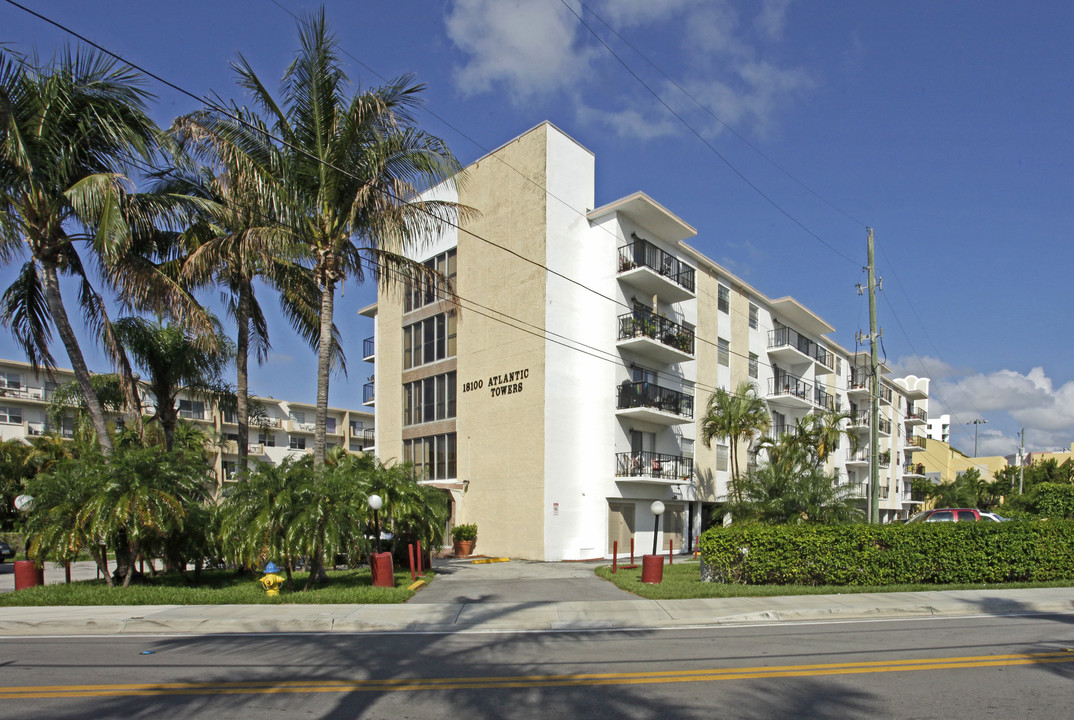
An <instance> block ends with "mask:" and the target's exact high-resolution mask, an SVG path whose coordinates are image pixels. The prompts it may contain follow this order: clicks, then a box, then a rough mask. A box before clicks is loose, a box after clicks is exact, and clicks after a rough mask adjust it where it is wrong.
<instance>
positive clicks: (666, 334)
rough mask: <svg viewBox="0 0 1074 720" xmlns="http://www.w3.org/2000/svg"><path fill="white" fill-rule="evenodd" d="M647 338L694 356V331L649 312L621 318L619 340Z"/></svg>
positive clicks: (639, 311) (645, 311)
mask: <svg viewBox="0 0 1074 720" xmlns="http://www.w3.org/2000/svg"><path fill="white" fill-rule="evenodd" d="M637 337H647V338H652V339H653V340H656V341H657V342H661V343H663V344H665V345H667V346H669V347H673V348H675V349H676V350H681V351H682V352H684V353H687V354H689V355H693V354H694V331H693V330H691V329H689V328H686V327H683V326H682V325H679V324H678V323H676V322H672V321H671V320H668V319H667V318H666V317H663V316H661V315H656V314H655V313H651V312H649V311H648V310H635V311H634V312H632V313H627V314H626V315H620V316H619V339H620V340H629V339H630V338H637Z"/></svg>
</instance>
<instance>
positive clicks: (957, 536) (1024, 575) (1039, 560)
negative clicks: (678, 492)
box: [698, 521, 1074, 585]
mask: <svg viewBox="0 0 1074 720" xmlns="http://www.w3.org/2000/svg"><path fill="white" fill-rule="evenodd" d="M698 547H699V549H700V550H701V558H702V560H703V561H704V562H705V565H706V566H707V570H708V572H710V573H711V576H712V579H714V580H715V581H717V582H728V583H740V584H746V585H771V584H778V585H893V584H931V583H1000V582H1019V581H1027V582H1029V581H1047V580H1057V579H1070V578H1074V522H1070V521H1051V522H1009V523H920V524H913V525H836V526H825V525H795V526H768V525H732V526H731V527H727V528H722V527H713V528H710V529H709V530H706V531H705V532H704V533H703V534H702V535H701V538H700V540H699V543H698Z"/></svg>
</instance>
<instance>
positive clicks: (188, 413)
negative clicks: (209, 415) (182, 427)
mask: <svg viewBox="0 0 1074 720" xmlns="http://www.w3.org/2000/svg"><path fill="white" fill-rule="evenodd" d="M179 417H184V418H186V419H187V420H204V419H205V403H203V402H202V401H201V400H180V401H179Z"/></svg>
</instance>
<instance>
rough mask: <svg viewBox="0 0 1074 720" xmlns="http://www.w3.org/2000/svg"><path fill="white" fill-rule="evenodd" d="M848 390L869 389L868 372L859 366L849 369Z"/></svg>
mask: <svg viewBox="0 0 1074 720" xmlns="http://www.w3.org/2000/svg"><path fill="white" fill-rule="evenodd" d="M848 389H849V390H868V389H869V373H867V372H865V371H864V370H862V369H860V368H851V369H850V385H849V386H848Z"/></svg>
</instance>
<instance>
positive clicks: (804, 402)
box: [765, 374, 815, 409]
mask: <svg viewBox="0 0 1074 720" xmlns="http://www.w3.org/2000/svg"><path fill="white" fill-rule="evenodd" d="M814 398H815V396H814V393H813V385H812V384H810V383H807V382H806V381H804V380H802V378H800V377H796V376H794V375H787V374H781V375H780V376H779V377H775V378H769V379H768V395H766V396H765V399H766V400H768V402H769V403H771V404H773V405H782V406H784V407H790V408H796V409H803V408H804V409H811V408H812V407H813V400H814Z"/></svg>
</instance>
